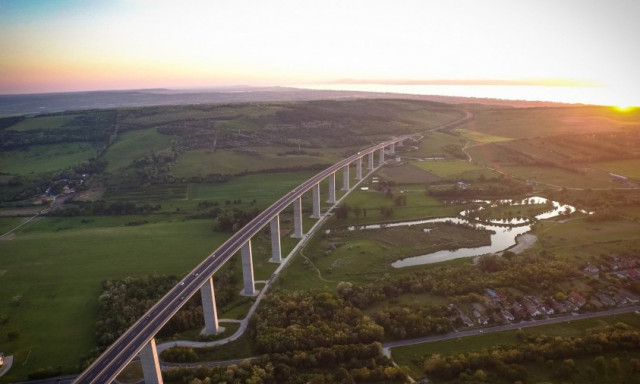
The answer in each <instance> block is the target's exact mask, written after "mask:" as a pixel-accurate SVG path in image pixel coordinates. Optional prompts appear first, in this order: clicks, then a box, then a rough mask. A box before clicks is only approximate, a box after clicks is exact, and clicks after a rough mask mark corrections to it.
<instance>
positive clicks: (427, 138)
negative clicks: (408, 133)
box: [403, 131, 465, 159]
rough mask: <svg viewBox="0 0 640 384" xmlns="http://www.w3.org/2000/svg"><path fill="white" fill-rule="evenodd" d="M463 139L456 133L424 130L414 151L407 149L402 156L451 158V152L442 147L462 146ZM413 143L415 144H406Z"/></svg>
mask: <svg viewBox="0 0 640 384" xmlns="http://www.w3.org/2000/svg"><path fill="white" fill-rule="evenodd" d="M464 143H465V140H464V139H463V138H462V137H460V136H457V135H454V134H450V133H444V132H439V131H434V132H426V133H425V134H424V139H423V140H421V141H420V142H419V143H417V148H418V149H417V150H416V151H409V152H407V153H406V154H403V156H406V157H407V158H412V157H420V158H422V157H443V158H447V159H449V158H452V156H451V154H450V153H449V152H447V151H445V150H444V149H443V148H445V147H447V146H457V147H462V146H464ZM408 145H415V144H408Z"/></svg>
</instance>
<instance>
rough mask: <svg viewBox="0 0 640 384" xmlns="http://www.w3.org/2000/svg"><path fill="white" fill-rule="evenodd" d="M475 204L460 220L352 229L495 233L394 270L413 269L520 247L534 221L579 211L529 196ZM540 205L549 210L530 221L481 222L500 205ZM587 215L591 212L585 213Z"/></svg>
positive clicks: (409, 260) (398, 264) (410, 259)
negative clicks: (445, 226)
mask: <svg viewBox="0 0 640 384" xmlns="http://www.w3.org/2000/svg"><path fill="white" fill-rule="evenodd" d="M473 203H476V204H478V205H479V206H478V208H476V209H474V210H465V211H462V212H460V216H459V217H441V218H435V219H425V220H415V221H405V222H399V223H389V224H373V225H363V226H359V227H357V228H356V227H349V229H350V230H367V229H380V228H383V227H399V226H410V225H422V224H429V223H452V224H458V225H469V226H473V227H475V228H478V229H484V230H488V231H491V232H492V235H491V244H490V245H486V246H482V247H474V248H459V249H454V250H442V251H437V252H433V253H429V254H426V255H420V256H414V257H408V258H406V259H401V260H398V261H395V262H393V263H392V264H391V266H393V267H394V268H402V267H412V266H416V265H422V264H431V263H439V262H441V261H448V260H453V259H458V258H461V257H473V256H480V255H486V254H488V253H496V252H501V251H504V250H506V249H508V248H510V247H512V246H514V245H516V242H517V241H516V238H517V237H518V236H519V235H523V234H525V233H527V232H529V231H531V229H532V225H533V223H534V222H536V221H538V220H546V219H551V218H554V217H558V216H560V215H567V214H571V213H574V212H576V208H575V207H573V206H570V205H567V204H561V203H559V202H557V201H551V200H548V199H546V198H544V197H538V196H534V197H529V198H526V199H523V200H497V201H487V200H477V201H474V202H473ZM540 205H548V206H549V210H547V211H545V212H542V213H538V214H537V215H535V216H532V217H530V218H528V217H514V218H508V219H481V218H480V216H479V215H478V212H481V211H482V210H485V209H489V208H495V207H498V206H509V207H520V208H526V207H536V206H538V207H539V206H540ZM584 213H587V212H584Z"/></svg>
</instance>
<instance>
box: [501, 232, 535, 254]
mask: <svg viewBox="0 0 640 384" xmlns="http://www.w3.org/2000/svg"><path fill="white" fill-rule="evenodd" d="M537 241H538V236H536V235H532V234H529V233H526V234H524V235H520V236H518V237H517V238H516V242H517V244H516V245H514V246H513V247H511V248H509V249H508V251H511V252H513V253H522V252H524V251H526V250H527V249H529V248H531V247H533V246H534V245H535V244H536V242H537Z"/></svg>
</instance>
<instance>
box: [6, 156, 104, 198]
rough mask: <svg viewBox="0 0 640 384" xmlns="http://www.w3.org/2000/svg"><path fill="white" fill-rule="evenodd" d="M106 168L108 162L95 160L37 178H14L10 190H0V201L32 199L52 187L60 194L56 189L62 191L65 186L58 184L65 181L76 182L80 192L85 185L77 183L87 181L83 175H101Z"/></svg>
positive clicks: (9, 183) (10, 181)
mask: <svg viewBox="0 0 640 384" xmlns="http://www.w3.org/2000/svg"><path fill="white" fill-rule="evenodd" d="M106 167H107V162H106V161H105V160H99V159H95V158H94V159H91V160H89V161H85V162H82V163H79V164H76V165H74V166H72V167H69V168H67V169H64V170H61V171H56V172H48V173H43V174H40V175H37V176H24V175H18V176H14V177H13V178H11V179H10V180H9V181H8V182H7V187H8V188H5V187H3V188H0V201H3V202H11V201H21V200H26V199H30V198H33V197H34V196H38V195H41V194H43V193H45V191H46V190H47V188H49V187H52V192H58V191H56V188H60V189H61V188H62V187H63V186H64V185H65V184H64V183H58V184H56V182H58V181H64V180H66V181H70V180H71V181H73V182H75V184H74V187H75V188H76V190H79V189H82V188H84V184H82V185H80V184H78V183H77V182H78V181H80V180H85V179H86V177H83V175H93V174H96V173H101V172H103V171H104V170H105V168H106ZM53 194H56V193H53Z"/></svg>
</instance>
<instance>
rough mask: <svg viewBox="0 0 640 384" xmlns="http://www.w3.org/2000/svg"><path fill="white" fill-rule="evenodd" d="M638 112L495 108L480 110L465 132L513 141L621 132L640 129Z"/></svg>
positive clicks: (604, 109)
mask: <svg viewBox="0 0 640 384" xmlns="http://www.w3.org/2000/svg"><path fill="white" fill-rule="evenodd" d="M637 120H638V112H634V113H630V114H629V113H621V112H619V111H616V110H615V109H613V108H609V107H566V108H521V109H519V108H495V109H486V110H480V111H477V112H476V113H475V119H474V121H472V122H471V123H468V124H466V125H465V126H463V128H467V129H469V130H473V131H479V132H483V133H486V134H489V135H491V136H498V137H510V138H514V139H519V138H527V137H537V136H553V135H561V134H576V133H594V132H621V131H623V130H625V129H627V128H629V127H633V126H637Z"/></svg>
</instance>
